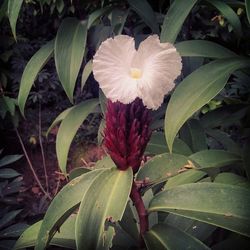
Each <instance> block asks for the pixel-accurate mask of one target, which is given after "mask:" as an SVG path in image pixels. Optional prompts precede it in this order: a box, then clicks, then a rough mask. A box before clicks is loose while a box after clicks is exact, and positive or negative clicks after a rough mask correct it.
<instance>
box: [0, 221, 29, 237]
mask: <svg viewBox="0 0 250 250" xmlns="http://www.w3.org/2000/svg"><path fill="white" fill-rule="evenodd" d="M27 227H28V225H27V224H25V223H17V224H14V225H11V226H9V227H7V228H5V229H4V230H2V231H1V232H0V239H1V238H16V237H19V236H20V235H21V234H22V232H23V231H24V230H25V229H27Z"/></svg>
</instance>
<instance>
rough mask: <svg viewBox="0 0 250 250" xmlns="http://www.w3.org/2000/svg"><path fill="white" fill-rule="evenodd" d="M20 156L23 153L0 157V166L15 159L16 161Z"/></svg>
mask: <svg viewBox="0 0 250 250" xmlns="http://www.w3.org/2000/svg"><path fill="white" fill-rule="evenodd" d="M22 157H23V155H6V156H4V157H3V158H2V159H0V167H3V166H6V165H9V164H11V163H13V162H15V161H18V160H19V159H20V158H22Z"/></svg>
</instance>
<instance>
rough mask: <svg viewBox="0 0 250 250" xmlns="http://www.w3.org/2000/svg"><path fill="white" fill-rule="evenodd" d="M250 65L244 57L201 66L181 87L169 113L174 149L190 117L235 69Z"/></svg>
mask: <svg viewBox="0 0 250 250" xmlns="http://www.w3.org/2000/svg"><path fill="white" fill-rule="evenodd" d="M248 66H249V61H247V60H245V59H241V58H231V59H230V60H228V59H218V60H216V61H213V62H211V63H208V64H206V65H204V66H202V67H200V68H199V69H197V70H196V71H194V72H193V73H192V74H190V75H189V76H187V77H186V78H185V79H184V80H183V81H182V82H181V83H180V84H179V85H178V86H177V88H176V89H175V91H174V93H173V95H172V96H171V99H170V101H169V104H168V107H167V111H166V116H165V136H166V140H167V144H168V146H169V149H170V152H172V147H173V141H174V138H175V136H176V134H177V133H178V131H179V129H180V128H181V127H182V125H183V124H184V123H185V122H186V120H187V119H188V118H190V117H191V116H192V115H193V114H194V113H195V112H196V111H197V110H199V109H200V108H201V107H202V106H204V105H205V104H206V103H208V102H209V101H210V100H211V99H212V98H214V97H215V96H216V95H217V94H218V93H219V92H220V91H221V90H222V89H223V87H224V86H225V84H226V82H227V80H228V78H229V76H230V74H231V73H232V72H233V71H235V70H237V69H239V68H245V67H248ZM211 76H213V77H211ZM190 90H195V91H190Z"/></svg>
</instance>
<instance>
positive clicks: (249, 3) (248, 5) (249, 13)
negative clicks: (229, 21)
mask: <svg viewBox="0 0 250 250" xmlns="http://www.w3.org/2000/svg"><path fill="white" fill-rule="evenodd" d="M245 5H246V11H247V19H248V22H249V24H250V1H249V0H245Z"/></svg>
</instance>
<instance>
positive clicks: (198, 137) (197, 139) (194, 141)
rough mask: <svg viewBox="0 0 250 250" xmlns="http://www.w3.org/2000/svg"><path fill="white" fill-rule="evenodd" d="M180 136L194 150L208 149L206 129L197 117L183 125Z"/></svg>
mask: <svg viewBox="0 0 250 250" xmlns="http://www.w3.org/2000/svg"><path fill="white" fill-rule="evenodd" d="M180 138H181V139H182V140H183V141H184V142H185V143H186V144H187V145H188V146H189V147H190V148H191V150H192V151H193V152H197V151H201V150H205V149H207V142H206V135H205V131H204V129H203V127H202V126H201V123H200V121H199V120H197V119H190V120H189V121H187V122H186V123H185V124H184V126H182V128H181V130H180Z"/></svg>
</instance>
